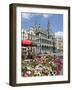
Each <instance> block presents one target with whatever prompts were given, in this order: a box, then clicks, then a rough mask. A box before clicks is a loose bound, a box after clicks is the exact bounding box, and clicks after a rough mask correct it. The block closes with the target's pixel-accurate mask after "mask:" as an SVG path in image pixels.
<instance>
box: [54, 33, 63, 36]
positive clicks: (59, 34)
mask: <svg viewBox="0 0 72 90" xmlns="http://www.w3.org/2000/svg"><path fill="white" fill-rule="evenodd" d="M55 37H63V32H56V33H55Z"/></svg>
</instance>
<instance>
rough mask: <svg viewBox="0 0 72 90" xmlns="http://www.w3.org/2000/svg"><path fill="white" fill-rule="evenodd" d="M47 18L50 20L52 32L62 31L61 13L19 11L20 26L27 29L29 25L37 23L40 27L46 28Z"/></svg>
mask: <svg viewBox="0 0 72 90" xmlns="http://www.w3.org/2000/svg"><path fill="white" fill-rule="evenodd" d="M48 20H49V21H50V24H51V27H52V30H53V31H54V32H63V14H48V13H25V12H22V13H21V28H22V29H26V30H28V29H29V27H30V26H33V25H35V22H37V24H40V25H41V28H47V23H48Z"/></svg>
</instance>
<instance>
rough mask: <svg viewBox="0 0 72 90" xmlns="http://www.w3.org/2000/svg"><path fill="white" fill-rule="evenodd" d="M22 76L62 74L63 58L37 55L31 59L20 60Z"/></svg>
mask: <svg viewBox="0 0 72 90" xmlns="http://www.w3.org/2000/svg"><path fill="white" fill-rule="evenodd" d="M21 70H22V76H24V77H31V76H54V75H62V74H63V71H62V70H63V59H62V58H61V59H60V58H58V57H55V56H50V55H48V56H45V57H43V56H37V57H36V58H35V59H33V60H29V61H25V60H22V68H21Z"/></svg>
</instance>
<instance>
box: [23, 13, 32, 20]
mask: <svg viewBox="0 0 72 90" xmlns="http://www.w3.org/2000/svg"><path fill="white" fill-rule="evenodd" d="M31 17H32V14H29V13H22V18H25V19H30V18H31Z"/></svg>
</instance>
